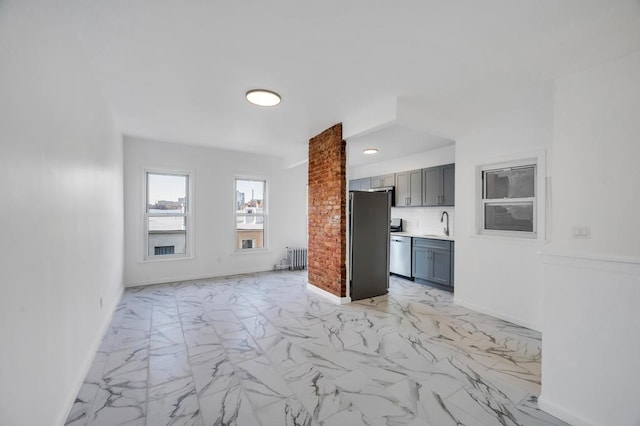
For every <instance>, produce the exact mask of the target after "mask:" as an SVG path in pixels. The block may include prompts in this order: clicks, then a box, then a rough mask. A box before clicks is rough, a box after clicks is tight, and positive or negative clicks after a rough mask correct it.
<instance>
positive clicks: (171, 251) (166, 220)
mask: <svg viewBox="0 0 640 426" xmlns="http://www.w3.org/2000/svg"><path fill="white" fill-rule="evenodd" d="M145 181H146V191H147V193H146V198H147V200H146V209H145V218H144V220H145V258H146V259H163V258H175V257H186V256H189V254H190V253H189V236H190V229H189V227H190V223H191V221H190V208H189V202H190V201H189V175H188V174H182V173H163V172H146V180H145Z"/></svg>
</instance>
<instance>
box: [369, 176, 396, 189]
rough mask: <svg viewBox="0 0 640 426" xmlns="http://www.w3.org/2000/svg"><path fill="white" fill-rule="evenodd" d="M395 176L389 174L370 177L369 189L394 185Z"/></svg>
mask: <svg viewBox="0 0 640 426" xmlns="http://www.w3.org/2000/svg"><path fill="white" fill-rule="evenodd" d="M395 177H396V175H395V174H393V173H391V174H389V175H380V176H371V188H384V187H386V186H393V185H395Z"/></svg>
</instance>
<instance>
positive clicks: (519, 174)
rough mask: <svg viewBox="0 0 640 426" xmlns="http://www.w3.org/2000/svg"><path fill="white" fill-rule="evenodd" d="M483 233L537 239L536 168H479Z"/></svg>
mask: <svg viewBox="0 0 640 426" xmlns="http://www.w3.org/2000/svg"><path fill="white" fill-rule="evenodd" d="M481 172H482V208H481V210H482V228H481V231H482V233H487V234H490V233H496V234H504V235H520V236H529V237H535V235H536V212H537V206H536V165H535V164H525V165H513V166H512V167H500V168H488V167H486V168H482V170H481Z"/></svg>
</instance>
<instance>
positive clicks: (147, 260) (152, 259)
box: [138, 255, 195, 263]
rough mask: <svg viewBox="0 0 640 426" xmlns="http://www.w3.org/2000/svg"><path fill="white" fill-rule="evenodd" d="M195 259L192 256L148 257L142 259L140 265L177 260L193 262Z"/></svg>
mask: <svg viewBox="0 0 640 426" xmlns="http://www.w3.org/2000/svg"><path fill="white" fill-rule="evenodd" d="M192 259H195V256H192V255H185V256H166V257H165V256H154V257H147V258H144V259H142V260H141V261H140V262H138V263H156V262H172V261H175V260H192Z"/></svg>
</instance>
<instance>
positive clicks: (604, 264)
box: [538, 251, 640, 276]
mask: <svg viewBox="0 0 640 426" xmlns="http://www.w3.org/2000/svg"><path fill="white" fill-rule="evenodd" d="M538 254H539V255H540V260H541V262H542V263H543V264H546V265H555V266H562V267H566V268H578V269H591V270H597V271H606V272H617V273H626V274H630V275H638V276H640V258H638V257H630V256H617V255H597V254H591V253H580V252H554V251H539V252H538Z"/></svg>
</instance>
